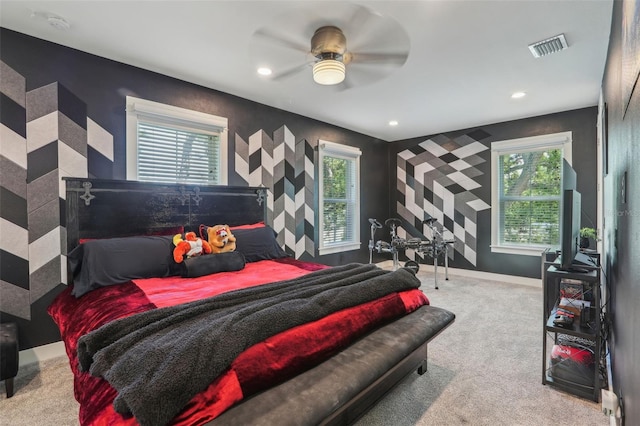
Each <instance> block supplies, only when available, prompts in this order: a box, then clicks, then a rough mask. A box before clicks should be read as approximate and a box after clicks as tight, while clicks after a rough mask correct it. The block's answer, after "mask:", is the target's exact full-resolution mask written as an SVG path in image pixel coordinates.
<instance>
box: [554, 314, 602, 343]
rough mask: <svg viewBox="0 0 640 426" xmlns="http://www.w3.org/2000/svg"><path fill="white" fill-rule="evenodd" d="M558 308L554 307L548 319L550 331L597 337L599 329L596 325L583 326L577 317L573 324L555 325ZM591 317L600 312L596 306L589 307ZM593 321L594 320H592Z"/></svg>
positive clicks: (587, 337)
mask: <svg viewBox="0 0 640 426" xmlns="http://www.w3.org/2000/svg"><path fill="white" fill-rule="evenodd" d="M556 309H557V308H554V309H553V310H552V311H551V314H550V315H549V318H548V319H547V331H549V332H553V333H558V334H568V335H570V336H575V337H582V338H584V339H592V340H593V339H595V338H596V334H597V333H598V330H596V328H595V327H593V326H588V325H587V326H581V325H580V320H579V319H576V320H575V321H574V322H573V324H571V326H568V327H562V326H558V325H555V324H554V323H553V320H554V318H555V316H556ZM589 312H590V314H589V318H595V315H597V314H598V312H597V310H596V308H595V307H591V308H589ZM591 323H593V321H591Z"/></svg>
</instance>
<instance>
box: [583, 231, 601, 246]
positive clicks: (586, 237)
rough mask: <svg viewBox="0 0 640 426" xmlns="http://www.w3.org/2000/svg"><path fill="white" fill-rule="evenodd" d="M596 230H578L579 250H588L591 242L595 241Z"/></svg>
mask: <svg viewBox="0 0 640 426" xmlns="http://www.w3.org/2000/svg"><path fill="white" fill-rule="evenodd" d="M597 237H598V236H597V234H596V230H595V229H593V228H581V229H580V248H589V246H590V245H591V240H596V239H597Z"/></svg>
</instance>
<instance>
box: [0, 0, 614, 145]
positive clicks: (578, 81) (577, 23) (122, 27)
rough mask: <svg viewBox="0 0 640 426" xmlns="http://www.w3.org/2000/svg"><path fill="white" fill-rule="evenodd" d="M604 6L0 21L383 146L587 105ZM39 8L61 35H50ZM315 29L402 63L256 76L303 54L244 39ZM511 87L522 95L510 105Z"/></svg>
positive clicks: (144, 9) (53, 9) (427, 4)
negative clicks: (343, 76)
mask: <svg viewBox="0 0 640 426" xmlns="http://www.w3.org/2000/svg"><path fill="white" fill-rule="evenodd" d="M612 4H613V2H612V0H571V1H567V0H564V1H561V0H554V1H541V0H532V1H520V0H511V1H509V0H503V1H482V0H467V1H455V0H448V1H443V0H441V1H435V0H434V1H357V2H337V1H313V2H312V1H213V0H209V1H206V0H201V1H99V0H76V1H57V0H50V1H29V0H22V1H10V0H2V1H1V2H0V25H1V26H2V27H5V28H9V29H11V30H15V31H18V32H22V33H25V34H28V35H32V36H35V37H38V38H42V39H45V40H50V41H53V42H55V43H58V44H61V45H64V46H69V47H73V48H76V49H79V50H82V51H86V52H90V53H93V54H96V55H99V56H102V57H105V58H109V59H113V60H116V61H119V62H123V63H127V64H131V65H135V66H138V67H141V68H145V69H148V70H152V71H156V72H159V73H162V74H166V75H169V76H172V77H175V78H179V79H182V80H185V81H189V82H193V83H196V84H200V85H202V86H206V87H210V88H212V89H216V90H219V91H222V92H226V93H230V94H234V95H237V96H240V97H243V98H247V99H250V100H253V101H257V102H260V103H263V104H266V105H270V106H273V107H276V108H280V109H283V110H287V111H291V112H295V113H298V114H301V115H304V116H307V117H312V118H315V119H318V120H321V121H324V122H328V123H332V124H335V125H337V126H341V127H344V128H347V129H351V130H354V131H357V132H361V133H364V134H367V135H371V136H374V137H378V138H381V139H384V140H387V141H395V140H401V139H407V138H411V137H418V136H424V135H430V134H434V133H439V132H446V131H453V130H458V129H464V128H467V127H473V126H478V125H483V124H490V123H496V122H502V121H507V120H512V119H518V118H523V117H531V116H536V115H541V114H547V113H553V112H559V111H566V110H570V109H576V108H582V107H586V106H592V105H596V104H597V102H598V96H599V91H600V85H601V81H602V75H603V71H604V64H605V58H606V53H607V46H608V39H609V28H610V23H611V9H612ZM363 8H366V10H367V14H366V16H365V15H363V14H362V10H363ZM33 12H37V13H35V14H33ZM40 12H46V13H50V14H55V15H57V16H60V17H62V18H64V19H65V20H66V21H67V22H68V23H69V24H70V28H69V29H68V30H67V31H60V30H58V29H56V28H54V27H53V26H52V25H49V24H48V22H47V19H46V18H44V17H43V15H42V14H41V13H40ZM363 16H365V17H364V18H363ZM328 24H331V25H337V26H339V27H340V28H342V30H343V31H344V33H345V35H346V37H347V46H348V48H349V49H350V50H353V51H355V52H356V54H357V53H358V52H368V53H371V52H374V53H376V52H377V53H381V52H384V53H388V52H397V51H403V50H404V49H406V50H408V53H409V54H408V58H407V60H406V62H405V63H404V64H403V65H402V66H395V67H389V66H382V65H380V66H372V65H367V66H364V65H359V67H358V66H357V65H356V61H355V60H354V62H353V63H352V64H349V65H347V77H348V80H349V83H350V84H351V86H350V87H344V86H343V85H339V86H333V87H327V86H320V85H318V84H316V83H314V82H313V80H312V76H311V68H310V67H306V68H303V69H301V70H300V72H298V73H294V74H292V75H290V76H288V77H282V78H279V79H275V80H274V79H273V78H266V77H262V76H259V75H258V74H257V73H256V69H257V67H258V66H259V65H269V66H271V67H272V68H273V69H274V71H275V73H276V74H278V73H280V72H283V71H286V70H289V69H290V68H291V67H295V66H298V65H303V64H304V63H305V61H307V60H308V59H309V55H305V53H304V52H299V51H297V50H295V49H291V48H285V47H282V46H281V45H277V44H275V43H271V42H270V39H268V38H266V37H258V36H257V35H256V33H258V34H264V33H269V34H271V35H276V36H277V37H280V38H286V39H287V40H288V41H290V42H291V43H293V44H296V45H304V46H308V45H309V40H310V38H311V36H312V35H313V32H314V31H315V29H317V28H318V27H320V26H322V25H328ZM561 33H564V35H565V37H566V39H567V42H568V44H569V48H568V49H566V50H563V51H561V52H557V53H553V54H551V55H549V56H544V57H542V58H537V59H536V58H534V57H533V56H532V54H531V53H530V51H529V49H528V48H527V46H528V45H529V44H531V43H534V42H537V41H540V40H543V39H546V38H549V37H553V36H555V35H558V34H561ZM376 72H377V74H376ZM515 91H524V92H526V93H527V96H526V97H524V98H522V99H517V100H514V99H511V97H510V95H511V94H512V93H513V92H515ZM390 120H397V121H398V123H399V124H398V126H396V127H391V126H389V125H388V122H389V121H390Z"/></svg>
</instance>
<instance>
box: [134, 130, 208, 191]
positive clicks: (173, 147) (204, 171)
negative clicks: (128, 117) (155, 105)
mask: <svg viewBox="0 0 640 426" xmlns="http://www.w3.org/2000/svg"><path fill="white" fill-rule="evenodd" d="M137 133H138V179H139V180H143V181H151V182H179V183H201V184H219V183H220V136H219V133H215V132H208V131H203V130H199V129H188V128H183V127H180V126H170V125H166V124H163V123H161V122H156V121H153V120H144V119H142V117H141V118H140V120H139V121H138V131H137Z"/></svg>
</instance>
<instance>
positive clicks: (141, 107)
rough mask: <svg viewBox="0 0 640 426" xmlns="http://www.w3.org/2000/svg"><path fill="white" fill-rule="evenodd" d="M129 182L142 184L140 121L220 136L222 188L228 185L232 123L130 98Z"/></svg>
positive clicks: (128, 121)
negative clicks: (140, 182) (145, 120)
mask: <svg viewBox="0 0 640 426" xmlns="http://www.w3.org/2000/svg"><path fill="white" fill-rule="evenodd" d="M126 105H127V107H126V110H127V125H126V132H127V143H126V145H127V151H126V155H127V180H138V120H139V118H140V117H143V118H147V119H150V120H152V121H154V122H160V123H163V124H166V125H167V126H169V127H171V126H175V127H176V128H182V129H188V130H191V131H205V132H207V131H209V132H211V131H213V132H216V133H218V134H219V135H220V152H219V158H220V176H219V177H220V179H219V182H218V184H219V185H227V184H228V181H229V176H228V170H227V169H228V165H227V162H228V161H227V159H228V120H227V118H225V117H219V116H217V115H212V114H207V113H203V112H199V111H193V110H189V109H185V108H180V107H176V106H172V105H167V104H162V103H159V102H153V101H148V100H146V99H140V98H135V97H133V96H127V100H126Z"/></svg>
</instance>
